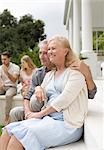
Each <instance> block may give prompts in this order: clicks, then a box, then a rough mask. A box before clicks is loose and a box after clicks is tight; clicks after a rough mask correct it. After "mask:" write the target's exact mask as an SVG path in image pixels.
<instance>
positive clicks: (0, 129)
mask: <svg viewBox="0 0 104 150" xmlns="http://www.w3.org/2000/svg"><path fill="white" fill-rule="evenodd" d="M2 128H3V126H2V125H0V135H1V134H2Z"/></svg>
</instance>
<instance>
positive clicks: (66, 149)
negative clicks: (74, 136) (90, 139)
mask: <svg viewBox="0 0 104 150" xmlns="http://www.w3.org/2000/svg"><path fill="white" fill-rule="evenodd" d="M46 150H87V147H86V145H85V144H84V142H83V140H82V139H81V140H79V141H77V142H75V143H71V144H68V145H65V146H59V147H55V148H49V149H46Z"/></svg>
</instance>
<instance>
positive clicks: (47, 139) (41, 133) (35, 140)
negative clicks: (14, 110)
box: [5, 116, 83, 150]
mask: <svg viewBox="0 0 104 150" xmlns="http://www.w3.org/2000/svg"><path fill="white" fill-rule="evenodd" d="M5 128H6V129H7V131H8V133H9V135H10V136H11V135H12V134H13V135H14V136H15V137H16V138H17V139H18V140H19V141H20V142H21V143H22V145H23V147H24V148H25V150H44V149H46V148H49V147H54V146H60V145H65V144H68V143H72V142H75V141H77V140H79V139H80V137H81V135H82V132H83V127H82V128H70V127H68V126H66V125H65V123H64V121H60V120H54V119H53V118H52V117H49V116H46V117H44V118H43V119H29V120H24V121H20V122H13V123H10V124H9V125H7V126H6V127H5Z"/></svg>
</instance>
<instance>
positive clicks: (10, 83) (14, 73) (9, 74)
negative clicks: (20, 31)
mask: <svg viewBox="0 0 104 150" xmlns="http://www.w3.org/2000/svg"><path fill="white" fill-rule="evenodd" d="M1 62H2V65H1V66H0V82H1V84H0V95H3V94H5V96H6V105H5V118H4V125H5V124H7V123H8V121H9V112H10V110H11V105H12V98H13V96H14V95H15V94H16V91H17V89H16V86H17V81H18V77H19V73H20V69H19V66H18V65H16V64H14V63H12V62H10V54H9V53H8V52H7V51H5V52H3V53H2V54H1Z"/></svg>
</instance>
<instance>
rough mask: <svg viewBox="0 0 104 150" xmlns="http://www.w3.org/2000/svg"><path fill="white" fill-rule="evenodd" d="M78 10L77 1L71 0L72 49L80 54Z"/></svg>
mask: <svg viewBox="0 0 104 150" xmlns="http://www.w3.org/2000/svg"><path fill="white" fill-rule="evenodd" d="M79 12H80V9H79V0H73V49H74V50H75V51H76V52H77V53H78V54H79V52H80V49H81V48H80V14H79Z"/></svg>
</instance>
